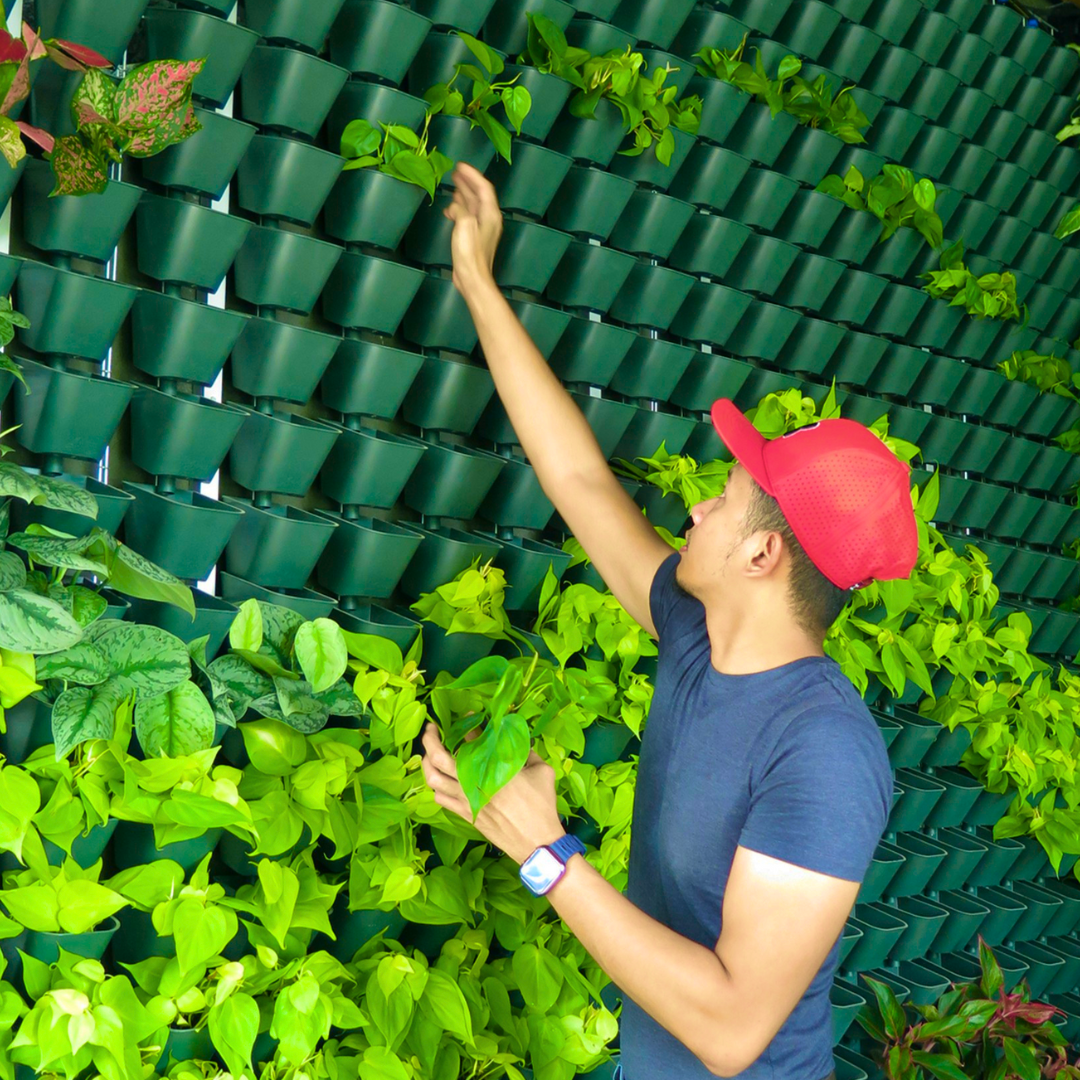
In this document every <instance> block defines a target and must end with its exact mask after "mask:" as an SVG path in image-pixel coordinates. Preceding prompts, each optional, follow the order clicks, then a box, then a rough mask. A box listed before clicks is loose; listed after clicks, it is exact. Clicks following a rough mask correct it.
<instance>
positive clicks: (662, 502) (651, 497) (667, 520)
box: [634, 417, 689, 536]
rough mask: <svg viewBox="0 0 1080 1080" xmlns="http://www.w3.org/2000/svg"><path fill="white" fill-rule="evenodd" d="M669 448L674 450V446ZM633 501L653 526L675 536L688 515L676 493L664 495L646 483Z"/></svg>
mask: <svg viewBox="0 0 1080 1080" xmlns="http://www.w3.org/2000/svg"><path fill="white" fill-rule="evenodd" d="M682 419H686V418H685V417H683V418H682ZM658 445H659V444H658ZM684 445H685V443H684ZM671 449H672V450H674V447H671ZM634 501H635V502H636V503H637V504H638V506H640V507H641V508H642V509H643V510H644V511H645V516H646V517H647V518H648V519H649V521H650V522H651V523H652V525H653V526H654V527H656V528H664V529H667V530H668V532H670V533H672V534H673V535H676V536H677V535H678V533H679V530H680V529H682V527H683V525H685V524H686V519H687V517H689V515H688V514H687V512H686V506H685V505H684V504H683V501H682V499H681V498H679V496H678V495H665V494H663V493H662V492H661V491H660V490H659V489H658V488H654V487H652V486H650V485H647V484H646V485H644V486H643V487H642V489H641V491H640V492H639V493H638V494H637V496H636V497H635V499H634Z"/></svg>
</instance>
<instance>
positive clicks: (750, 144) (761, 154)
mask: <svg viewBox="0 0 1080 1080" xmlns="http://www.w3.org/2000/svg"><path fill="white" fill-rule="evenodd" d="M798 126H799V125H798V123H797V121H796V120H795V118H794V117H793V116H792V115H791V114H790V113H786V112H782V113H778V114H777V115H776V117H775V118H774V117H773V116H772V114H771V113H770V112H769V109H768V107H767V106H765V105H759V104H757V103H756V102H751V103H750V104H749V105H747V106H746V108H745V109H744V110H743V112H742V114H741V115H740V117H739V119H738V120H737V121H736V123H735V126H734V127H733V128H732V129H731V131H730V132H729V133H728V136H727V138H726V139H725V140H724V145H725V146H726V147H727V149H729V150H734V151H735V153H737V154H741V155H742V156H743V157H747V158H749V159H750V160H751V161H754V162H756V163H757V164H759V165H763V166H765V167H766V168H772V167H773V166H774V165H776V162H777V160H778V159H779V157H780V154H781V152H782V151H783V149H784V147H786V146H787V144H788V141H789V140H790V139H791V137H792V136H793V135H794V134H795V131H796V129H797V128H798Z"/></svg>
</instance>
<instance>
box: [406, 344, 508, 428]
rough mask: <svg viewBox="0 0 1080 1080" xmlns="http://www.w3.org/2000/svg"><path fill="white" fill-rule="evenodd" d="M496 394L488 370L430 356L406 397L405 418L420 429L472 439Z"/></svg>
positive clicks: (475, 365) (448, 358)
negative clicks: (482, 415)
mask: <svg viewBox="0 0 1080 1080" xmlns="http://www.w3.org/2000/svg"><path fill="white" fill-rule="evenodd" d="M494 393H495V384H494V383H493V382H492V379H491V375H490V373H489V372H488V369H487V368H486V367H481V366H480V365H478V364H470V363H464V362H462V361H460V360H454V359H452V358H450V357H447V358H444V359H442V358H439V357H434V356H429V357H427V358H426V359H425V360H424V363H423V366H422V367H421V368H420V372H419V374H418V375H417V376H416V379H415V381H414V382H413V384H412V388H411V389H410V390H409V392H408V394H407V395H406V396H405V402H404V405H403V408H402V415H403V416H404V418H405V419H406V420H407V421H408V422H409V423H410V424H415V425H416V426H417V427H419V428H427V429H431V430H432V431H453V432H456V433H458V434H460V435H468V434H469V433H470V432H471V431H472V430H473V428H474V427H476V422H477V421H478V420H479V419H480V414H481V413H482V412H483V411H484V408H485V406H486V405H487V403H488V402H489V401H490V400H491V397H492V395H493V394H494Z"/></svg>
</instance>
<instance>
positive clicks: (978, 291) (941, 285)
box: [923, 240, 1027, 324]
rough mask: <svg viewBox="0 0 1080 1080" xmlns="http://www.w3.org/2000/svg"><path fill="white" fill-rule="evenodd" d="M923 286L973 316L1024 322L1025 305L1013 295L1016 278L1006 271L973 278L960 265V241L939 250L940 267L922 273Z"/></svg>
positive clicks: (961, 256)
mask: <svg viewBox="0 0 1080 1080" xmlns="http://www.w3.org/2000/svg"><path fill="white" fill-rule="evenodd" d="M923 276H924V277H925V278H927V279H928V280H927V283H926V284H925V285H924V286H923V288H924V289H925V290H926V291H927V292H928V293H929V294H930V295H931V296H933V297H934V298H935V299H939V300H947V301H948V302H949V306H950V307H962V308H963V309H964V310H965V311H966V312H967V313H968V314H969V315H971V316H973V317H974V318H976V319H1001V320H1002V321H1008V320H1011V319H1016V320H1021V319H1022V320H1023V322H1024V324H1026V323H1027V304H1021V303H1019V301H1018V300H1017V297H1016V278H1015V277H1014V276H1013V275H1012V274H1010V273H1008V272H1004V273H1000V274H983V275H982V276H981V277H976V276H975V275H974V274H973V273H972V272H971V271H970V270H969V269H968V268H967V266H965V265H964V242H963V241H962V240H957V241H956V243H955V244H953V245H952V246H951V247H949V248H946V249H945V251H943V252H942V253H941V269H940V270H931V271H930V272H929V273H927V274H924V275H923Z"/></svg>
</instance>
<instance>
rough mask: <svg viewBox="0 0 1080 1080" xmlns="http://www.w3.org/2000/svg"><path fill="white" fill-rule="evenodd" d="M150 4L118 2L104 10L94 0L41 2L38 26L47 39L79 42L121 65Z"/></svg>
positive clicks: (130, 0)
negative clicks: (132, 37) (121, 60)
mask: <svg viewBox="0 0 1080 1080" xmlns="http://www.w3.org/2000/svg"><path fill="white" fill-rule="evenodd" d="M148 2H149V0H116V3H112V4H109V5H108V7H106V8H104V9H103V8H102V5H101V4H98V3H95V2H93V0H38V4H37V6H36V9H35V10H36V13H37V24H36V25H38V26H40V28H41V35H42V37H45V38H54V37H58V38H62V39H64V40H65V41H77V42H78V43H79V44H80V45H83V46H85V47H86V48H88V49H93V50H94V51H95V52H99V53H101V54H102V56H104V57H106V58H107V59H109V60H111V61H112V62H113V63H114V64H116V63H119V62H120V59H121V57H122V56H123V55H124V50H125V49H126V48H127V44H128V42H129V41H130V40H131V36H132V35H133V34H134V33H135V30H136V28H137V27H138V25H139V20H140V19H141V18H142V15H143V12H144V11H145V10H146V6H147V4H148Z"/></svg>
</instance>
